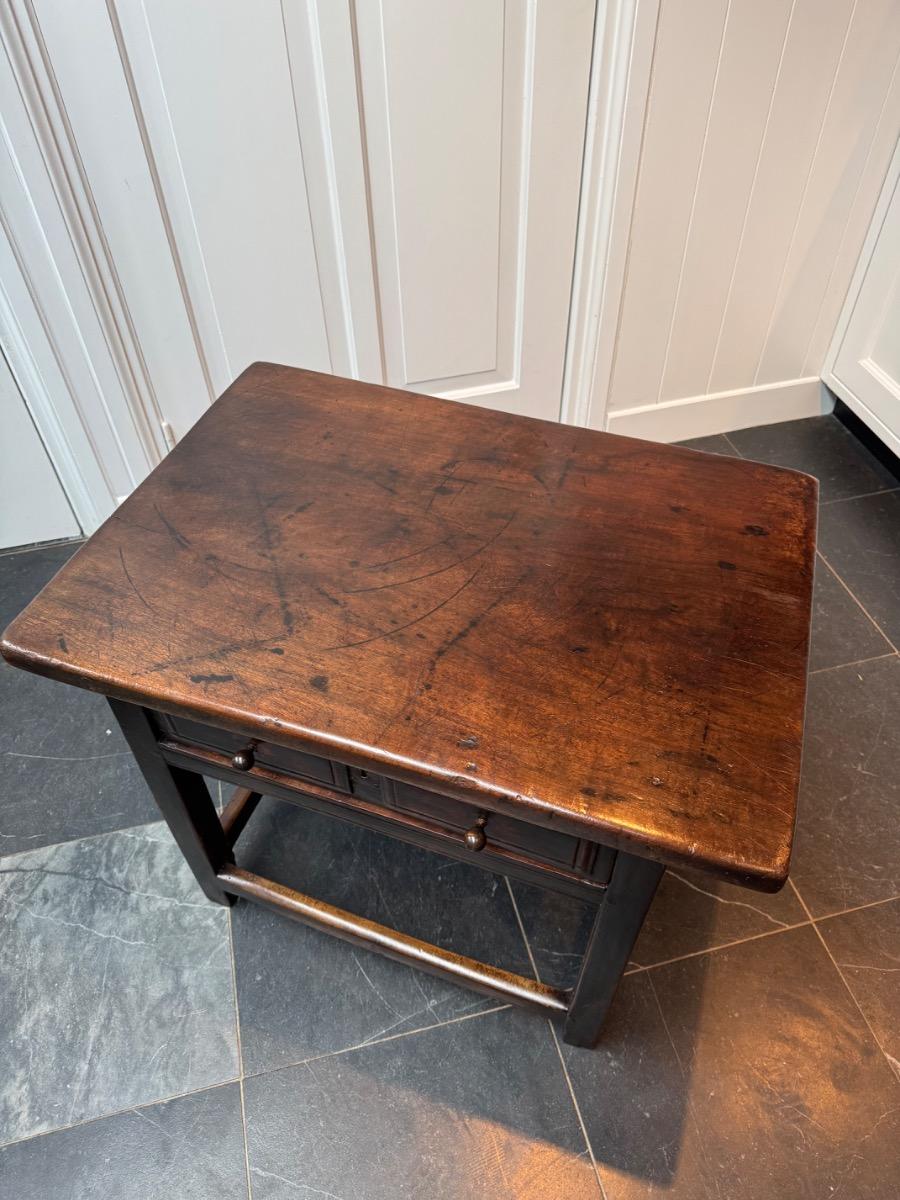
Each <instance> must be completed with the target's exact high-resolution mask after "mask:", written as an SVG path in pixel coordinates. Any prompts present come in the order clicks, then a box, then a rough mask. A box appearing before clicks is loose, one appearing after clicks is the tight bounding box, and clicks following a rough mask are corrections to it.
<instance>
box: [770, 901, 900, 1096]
mask: <svg viewBox="0 0 900 1200" xmlns="http://www.w3.org/2000/svg"><path fill="white" fill-rule="evenodd" d="M790 885H791V887H792V888H793V889H794V895H795V896H796V897H797V899H798V900H799V901H800V903H801V904H802V906H803V909H804V911H805V912H806V913H807V914H808V915H809V919H810V924H811V925H812V927H813V929H814V930H815V931H816V935H817V936H818V939H819V941H820V942H821V943H822V947H823V949H824V950H825V953H826V954H827V955H828V957H829V958H830V959H831V963H832V966H833V967H834V969H835V970H836V971H837V973H838V976H839V977H840V980H841V983H843V985H844V987H845V988H846V989H847V994H848V995H849V997H850V999H851V1000H852V1001H853V1004H854V1006H855V1008H856V1010H857V1012H858V1013H859V1015H860V1016H861V1017H862V1019H863V1022H864V1023H865V1026H866V1028H867V1029H868V1031H869V1033H871V1035H872V1039H873V1041H874V1042H875V1045H876V1046H877V1047H878V1049H879V1050H880V1051H881V1053H882V1056H883V1057H884V1061H885V1064H886V1065H887V1069H888V1070H889V1071H890V1073H891V1075H892V1076H893V1077H894V1079H897V1082H898V1083H900V1079H898V1077H897V1072H896V1071H895V1069H894V1066H893V1062H894V1060H893V1059H892V1058H891V1056H890V1055H889V1054H888V1052H887V1050H885V1048H884V1046H882V1044H881V1040H880V1038H879V1037H878V1034H877V1033H876V1032H875V1030H874V1029H873V1028H872V1024H871V1022H870V1021H869V1018H868V1017H867V1016H866V1014H865V1013H864V1012H863V1010H862V1006H861V1005H860V1003H859V1001H858V1000H857V998H856V994H855V993H854V991H853V988H852V987H851V986H850V984H849V983H848V982H847V977H846V975H845V974H844V972H843V971H842V970H841V968H840V967H839V966H838V963H837V959H836V958H835V957H834V955H833V954H832V953H831V948H830V946H829V945H828V943H827V942H826V941H825V938H824V936H823V935H822V930H821V929H820V928H819V926H818V922H817V920H816V918H815V917H813V915H812V913H811V912H810V911H809V909H808V908H807V905H806V901H805V900H804V899H803V897H802V896H801V895H800V893H799V891H798V890H797V885H796V884H795V883H794V881H793V879H792V880H790ZM837 915H842V914H837ZM820 919H821V918H820Z"/></svg>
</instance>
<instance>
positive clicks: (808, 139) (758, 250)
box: [705, 0, 852, 392]
mask: <svg viewBox="0 0 900 1200" xmlns="http://www.w3.org/2000/svg"><path fill="white" fill-rule="evenodd" d="M851 7H852V4H851V2H850V0H829V3H828V4H823V3H822V0H796V4H795V8H794V16H793V20H792V21H791V29H790V32H789V34H788V41H787V45H786V46H785V51H784V61H783V63H782V68H781V72H780V74H779V77H778V84H777V87H776V89H775V94H774V96H773V97H772V98H771V113H770V115H769V123H768V129H767V131H766V137H765V141H764V143H763V147H762V153H761V155H760V159H759V167H758V170H757V173H756V178H755V181H754V185H753V188H752V191H751V192H750V194H749V195H748V198H747V203H748V208H747V216H746V224H745V227H744V233H743V238H742V241H741V246H740V251H739V253H738V256H737V261H736V263H735V265H734V278H733V280H732V283H731V290H730V293H729V297H728V302H727V305H726V308H725V311H724V313H723V316H722V320H721V329H720V332H719V341H718V350H717V353H716V356H715V360H714V362H713V364H712V370H711V373H710V376H709V384H708V387H707V388H706V389H705V390H708V391H710V392H718V391H724V390H726V389H729V388H740V387H749V386H751V385H752V384H753V382H754V379H755V376H756V365H757V363H758V362H759V355H760V351H761V350H762V346H763V342H764V341H765V337H766V331H767V329H768V326H769V318H770V315H771V312H772V305H773V303H774V301H775V296H776V294H777V291H778V285H779V281H780V279H781V274H782V268H783V266H784V261H785V256H786V255H787V253H788V250H789V247H790V244H791V237H792V234H793V230H794V226H795V223H796V219H797V211H798V208H799V205H800V203H801V201H802V198H803V194H804V190H805V187H806V181H807V177H808V175H809V172H810V168H811V166H812V164H813V160H814V156H815V154H816V146H817V144H818V142H819V132H820V130H821V128H822V121H823V119H824V117H825V113H826V109H827V107H828V98H829V95H830V94H831V88H832V81H833V78H834V72H835V70H836V69H837V66H838V63H839V61H840V57H841V50H842V47H843V43H844V37H845V34H846V30H847V22H848V20H849V16H850V10H851Z"/></svg>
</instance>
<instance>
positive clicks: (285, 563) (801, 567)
mask: <svg viewBox="0 0 900 1200" xmlns="http://www.w3.org/2000/svg"><path fill="white" fill-rule="evenodd" d="M815 501H816V483H815V481H814V480H812V479H810V478H809V477H807V476H803V475H799V474H797V473H795V472H790V471H783V470H778V469H776V468H772V467H767V466H763V465H759V464H754V463H749V462H744V461H739V460H735V459H731V458H724V457H713V456H707V455H698V454H696V453H694V452H692V451H689V450H684V449H679V448H676V447H670V446H659V445H653V444H650V443H644V442H639V441H635V440H632V439H628V438H620V437H614V436H612V435H608V434H600V433H596V432H592V431H588V430H583V429H574V428H569V427H565V426H560V425H553V424H550V423H547V422H542V421H534V420H530V419H528V418H523V417H516V416H511V415H507V414H502V413H497V412H491V411H487V410H484V409H479V408H476V407H472V406H467V405H459V404H453V403H451V402H448V401H441V400H437V399H434V398H430V397H425V396H417V395H411V394H409V393H406V392H395V391H391V390H389V389H385V388H378V387H373V386H371V385H366V384H360V383H354V382H351V381H347V380H341V379H337V378H334V377H332V376H326V375H317V374H314V373H311V372H306V371H299V370H294V369H291V368H288V367H279V366H274V365H271V364H264V363H258V364H256V365H254V366H253V367H251V368H249V369H248V370H247V371H246V372H245V373H244V374H243V375H242V376H241V377H240V378H239V379H238V380H237V381H236V382H235V383H234V384H233V385H232V387H231V388H229V389H228V391H227V392H226V393H225V394H224V396H222V397H221V399H220V400H219V401H217V402H216V404H215V405H214V406H213V407H212V408H211V409H210V410H209V411H208V412H207V413H206V414H205V416H204V417H203V418H201V420H200V421H199V422H198V424H197V425H196V426H195V427H194V429H193V430H192V431H191V433H190V434H189V435H188V436H187V437H186V438H185V439H184V440H183V441H182V442H181V443H180V445H179V446H178V447H177V449H176V450H174V451H173V452H172V454H171V455H170V456H169V457H168V458H167V459H166V460H165V461H164V462H163V463H162V464H161V465H160V466H159V467H158V468H157V469H156V470H155V471H154V472H153V474H152V475H151V476H150V477H149V478H148V479H147V480H146V481H145V482H144V483H143V484H142V485H141V486H140V487H139V488H138V489H137V491H136V492H134V494H133V495H132V496H131V497H130V498H129V499H128V500H127V501H126V502H125V503H124V504H123V505H122V506H121V507H120V508H119V509H118V511H117V512H116V513H115V514H114V516H113V517H111V518H110V520H109V521H107V523H106V524H105V525H104V526H103V527H102V529H101V530H99V531H98V532H97V533H96V534H95V535H94V537H93V538H91V540H90V541H89V542H88V544H87V545H86V546H85V547H84V548H83V549H82V550H81V551H80V552H79V553H78V554H77V555H75V557H74V558H73V559H71V560H70V562H69V563H68V564H67V565H66V566H65V567H64V568H63V570H62V571H61V572H60V574H59V575H58V576H57V577H56V579H55V580H54V581H53V582H52V583H51V584H50V585H49V586H48V588H46V589H45V590H44V592H42V593H41V594H40V596H39V597H38V598H37V599H36V600H35V601H34V602H33V603H32V604H31V605H30V606H29V607H28V608H27V609H26V610H25V612H24V613H23V614H22V615H21V616H20V617H19V618H18V619H17V620H16V621H14V622H13V624H12V625H11V627H10V628H9V630H8V631H7V633H6V635H5V639H4V641H3V643H2V651H3V654H4V655H5V657H7V658H8V659H9V660H10V661H11V662H13V663H15V664H16V665H18V666H21V667H24V668H26V669H29V670H32V671H37V672H39V673H42V674H46V675H50V676H52V677H53V678H57V679H62V680H66V681H68V682H71V683H75V684H78V685H80V686H83V687H89V688H92V689H94V690H97V691H101V692H105V693H107V694H109V695H111V696H113V697H118V698H120V699H124V700H130V701H133V702H137V703H140V704H145V705H148V706H150V707H155V708H159V709H162V710H163V711H166V712H170V713H174V714H181V715H183V716H188V717H195V718H197V719H200V720H203V721H207V722H210V723H211V724H214V725H219V726H222V727H224V728H230V729H234V730H238V731H240V732H243V733H246V734H247V735H248V736H251V737H252V736H254V735H255V736H259V737H263V736H264V737H265V738H266V739H268V740H269V741H271V742H275V743H278V744H282V745H285V746H293V747H296V748H299V749H306V750H309V751H312V752H319V753H324V754H326V755H329V756H333V757H334V758H336V759H338V760H340V761H343V762H345V763H348V764H350V765H355V766H360V767H364V768H365V767H375V768H377V769H379V770H383V771H384V773H385V774H388V775H389V776H392V777H394V778H397V779H401V780H406V781H411V782H413V783H418V784H425V785H426V786H431V787H433V788H435V789H436V790H440V791H442V792H444V793H446V794H447V795H450V796H456V797H458V798H460V799H463V800H469V801H471V802H477V803H478V804H479V805H481V806H482V807H484V808H485V809H486V810H489V811H498V812H507V813H509V814H512V815H515V816H518V817H519V818H521V819H525V820H529V821H532V822H535V823H537V824H544V825H549V826H551V827H556V828H559V829H561V830H565V831H568V832H572V833H576V834H578V835H579V836H585V837H589V838H591V839H593V840H596V841H599V842H605V843H608V844H610V845H613V846H617V847H620V848H623V849H626V850H633V851H636V852H637V853H639V854H643V855H646V856H648V857H653V858H656V859H658V860H660V861H663V862H669V863H673V864H682V863H686V862H691V863H694V864H695V865H698V866H703V867H706V868H707V869H709V870H711V871H714V872H716V873H718V874H720V875H723V876H725V877H728V878H731V879H734V880H737V881H739V882H743V883H746V884H748V885H750V886H756V887H760V888H764V889H772V888H777V887H778V886H780V885H781V884H782V883H783V881H784V879H785V877H786V873H787V868H788V860H789V855H790V846H791V838H792V831H793V824H794V813H795V798H796V791H797V781H798V772H799V763H800V746H801V735H802V719H803V702H804V693H805V676H806V658H807V642H808V631H809V611H810V595H811V585H812V562H813V548H814V524H815Z"/></svg>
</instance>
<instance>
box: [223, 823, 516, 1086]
mask: <svg viewBox="0 0 900 1200" xmlns="http://www.w3.org/2000/svg"><path fill="white" fill-rule="evenodd" d="M237 860H238V863H239V864H240V865H241V866H244V867H246V868H247V869H249V870H252V871H256V872H257V873H259V874H261V875H265V876H267V877H268V878H271V879H275V880H277V881H278V882H279V883H286V884H289V885H290V886H292V887H295V888H297V889H298V890H300V891H303V892H306V893H308V894H310V895H313V896H316V897H318V898H319V899H322V900H327V901H328V902H330V903H332V904H336V905H338V906H339V907H340V908H344V909H347V910H349V911H350V912H353V913H357V914H359V915H362V916H365V917H369V918H370V919H372V920H375V921H379V922H381V923H382V924H385V925H390V926H392V927H394V928H396V929H401V930H403V931H404V932H407V933H411V934H414V935H415V936H417V937H420V938H423V939H424V940H425V941H428V942H433V943H435V944H436V945H439V946H443V947H445V948H446V949H450V950H456V951H458V952H460V953H464V954H467V955H469V956H470V957H472V958H480V959H482V960H484V961H487V962H491V963H495V964H496V965H498V966H502V967H506V968H507V969H508V970H512V971H518V972H521V973H523V974H530V969H529V960H528V956H527V951H526V949H525V946H524V944H523V941H522V936H521V932H520V930H519V927H518V923H517V921H516V919H515V913H514V912H513V909H512V904H511V902H510V899H509V893H508V891H507V889H506V885H505V883H504V881H503V879H502V878H500V877H499V876H496V875H490V874H488V873H487V872H485V871H481V870H478V869H477V868H476V867H470V866H468V865H467V864H465V863H460V862H456V861H454V860H452V859H447V858H442V857H441V856H439V855H436V854H431V853H429V852H428V851H424V850H418V849H416V848H415V847H413V846H407V845H404V844H403V843H402V842H397V841H394V840H393V839H389V838H385V837H381V836H379V835H377V834H374V833H370V832H369V831H367V830H364V829H360V828H358V827H355V826H352V825H348V824H347V823H345V822H343V821H336V820H331V819H328V818H326V817H322V816H318V815H316V814H314V813H308V812H304V811H303V810H302V809H299V808H297V807H296V806H293V805H288V804H280V803H278V802H276V801H271V800H264V801H263V802H262V804H261V805H260V807H259V809H258V810H257V812H256V813H255V814H254V817H253V820H252V821H251V822H250V824H249V826H248V827H247V830H246V831H245V833H244V835H243V836H242V837H241V839H240V841H239V842H238V846H237ZM232 929H233V937H234V950H235V964H236V969H237V985H238V1002H239V1006H240V1013H241V1043H242V1048H243V1055H244V1065H245V1068H246V1069H247V1070H248V1071H257V1070H262V1069H265V1068H267V1067H272V1066H280V1065H282V1064H283V1063H290V1062H298V1061H300V1060H301V1059H304V1058H308V1057H310V1056H312V1055H316V1054H323V1053H326V1052H330V1051H334V1050H341V1049H345V1048H346V1047H348V1046H354V1045H358V1044H359V1043H360V1042H364V1041H371V1040H373V1039H375V1038H377V1037H380V1036H386V1035H388V1034H393V1033H400V1032H403V1031H404V1030H408V1029H419V1028H422V1027H424V1026H428V1025H434V1024H435V1023H436V1022H438V1021H443V1020H446V1019H448V1018H450V1017H455V1016H459V1015H460V1014H462V1013H466V1012H476V1011H478V1010H479V1009H483V1008H490V1007H492V1006H493V1004H494V1002H493V1001H491V1000H488V999H486V998H484V997H482V996H478V995H476V994H475V993H473V992H470V991H468V990H464V989H462V988H458V987H455V986H454V985H452V984H449V983H446V982H444V981H443V980H440V979H436V978H434V977H432V976H430V975H425V974H423V973H422V972H421V971H416V970H413V969H411V968H409V967H405V966H402V965H400V964H399V963H395V962H391V961H389V960H388V959H385V958H381V957H379V956H377V955H374V954H371V953H367V952H366V951H364V950H360V949H358V948H356V947H354V946H350V945H348V944H347V943H346V942H340V941H336V940H335V939H334V938H331V937H328V936H327V935H326V934H322V933H317V932H316V931H314V930H311V929H308V928H306V927H305V926H302V925H298V924H296V923H295V922H292V921H289V920H287V919H285V918H284V917H280V916H277V915H276V914H274V913H271V912H269V911H268V910H266V909H263V908H260V907H259V906H257V905H251V904H247V903H241V902H239V903H238V904H237V905H236V907H235V909H234V911H233V913H232Z"/></svg>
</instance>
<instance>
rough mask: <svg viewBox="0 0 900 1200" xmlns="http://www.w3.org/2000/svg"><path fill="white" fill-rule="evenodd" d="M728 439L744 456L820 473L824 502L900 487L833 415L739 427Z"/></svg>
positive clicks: (821, 494) (798, 469)
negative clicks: (752, 426)
mask: <svg viewBox="0 0 900 1200" xmlns="http://www.w3.org/2000/svg"><path fill="white" fill-rule="evenodd" d="M728 438H729V441H731V442H732V443H733V445H734V446H735V447H736V448H737V450H738V451H739V452H740V454H741V455H742V456H743V457H744V458H751V459H755V460H756V461H758V462H766V463H772V464H773V465H775V466H777V467H790V468H792V469H793V470H795V471H805V472H806V474H807V475H815V477H816V478H817V479H818V481H819V499H820V500H822V501H827V500H841V499H845V498H846V497H848V496H863V495H865V494H867V493H868V492H878V491H884V490H887V489H890V488H895V487H897V480H896V479H895V477H894V476H893V475H892V474H891V472H890V471H889V470H888V469H887V467H885V466H883V465H882V464H881V463H880V462H879V461H878V459H877V458H875V456H874V455H873V454H870V452H869V451H868V450H867V449H866V447H865V446H864V445H863V444H862V442H859V441H857V439H856V438H855V437H854V436H853V434H852V433H850V432H849V430H847V429H845V428H844V426H843V425H842V424H841V422H840V421H839V420H838V419H837V417H834V416H831V415H830V414H829V415H828V416H824V417H805V418H803V419H802V420H799V421H784V422H782V423H781V424H778V425H763V426H761V427H759V428H757V429H740V430H738V431H737V432H736V433H729V435H728Z"/></svg>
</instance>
